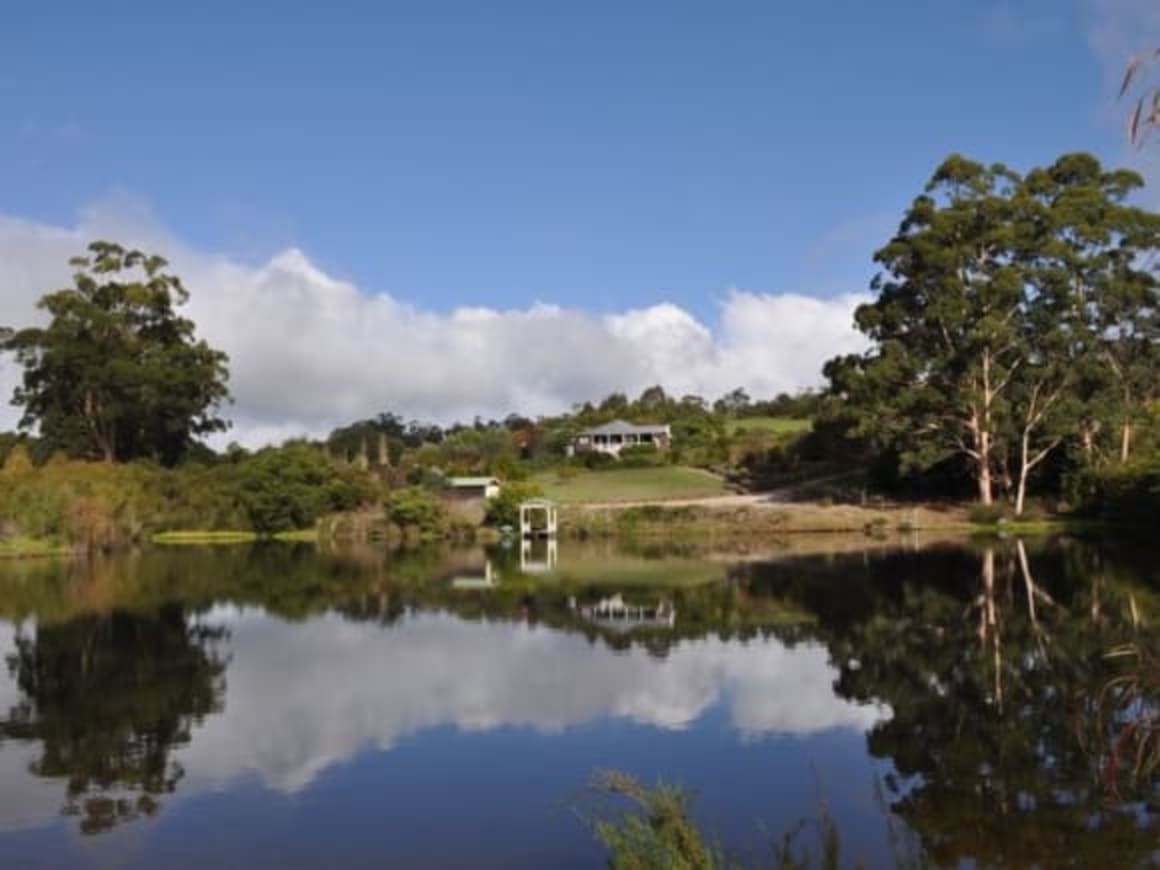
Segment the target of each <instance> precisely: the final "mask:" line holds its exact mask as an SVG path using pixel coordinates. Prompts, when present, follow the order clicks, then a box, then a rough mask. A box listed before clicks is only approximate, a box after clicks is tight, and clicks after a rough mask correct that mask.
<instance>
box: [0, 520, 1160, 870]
mask: <svg viewBox="0 0 1160 870" xmlns="http://www.w3.org/2000/svg"><path fill="white" fill-rule="evenodd" d="M480 558H482V556H481V555H480V554H478V553H477V554H450V555H449V554H446V553H443V554H441V553H437V552H427V553H419V554H415V555H413V556H411V557H407V558H394V557H387V556H385V555H384V554H383V553H382V552H381V551H376V550H368V551H364V552H358V553H348V554H340V555H322V556H320V555H318V554H317V553H315V552H314V551H313V550H309V549H306V550H296V549H294V548H286V547H281V548H254V549H237V550H227V551H200V550H199V551H190V552H181V553H178V554H176V555H175V554H155V555H152V556H142V557H138V558H136V559H133V560H129V561H120V562H115V563H108V564H106V565H102V564H100V563H98V564H94V565H93V566H90V567H88V568H86V569H84V570H83V571H82V570H81V569H79V568H77V567H75V566H74V567H72V568H62V569H58V571H57V573H55V574H51V573H50V574H46V575H45V576H44V577H42V578H40V579H39V580H38V581H37V582H36V583H31V582H28V580H27V578H21V579H20V581H19V582H14V583H11V584H8V585H5V583H4V581H3V580H0V616H6V617H7V618H9V619H13V620H21V619H27V618H29V617H32V616H35V617H36V619H37V626H38V627H36V628H30V627H27V626H26V627H25V628H24V629H23V630H22V631H21V632H20V633H19V634H18V635H17V638H16V641H15V649H14V650H12V651H11V653H10V654H9V656H8V667H9V669H10V671H11V673H12V675H13V677H14V678H15V680H16V682H17V684H18V686H19V690H20V692H21V693H22V696H23V697H22V700H21V701H20V703H18V704H17V705H16V706H15V707H14V708H13V709H11V710H8V711H4V710H0V717H3V718H2V720H0V741H3V740H6V739H8V740H22V741H34V742H35V743H36V744H37V745H38V746H39V747H40V749H39V754H38V757H37V760H36V762H35V765H34V772H35V773H36V774H37V775H39V776H42V777H46V778H51V779H59V780H62V781H63V782H64V783H65V790H66V797H65V800H64V810H65V812H67V813H70V814H75V815H78V816H80V819H81V827H82V829H83V830H85V831H89V832H93V831H100V830H104V829H107V828H108V827H110V826H112V825H114V824H117V823H118V822H122V821H126V820H129V819H133V818H136V817H139V816H141V815H147V814H151V813H153V812H155V811H156V810H157V807H158V805H159V802H160V800H161V799H162V798H163V797H164V795H165V794H167V793H169V792H172V791H173V790H174V789H176V788H177V787H178V786H179V783H180V780H181V776H182V770H181V768H180V766H179V765H178V764H177V763H176V761H175V760H174V751H175V750H176V749H178V748H179V747H181V746H182V745H184V744H186V743H187V742H189V741H190V740H191V739H193V740H196V739H197V738H196V733H195V731H196V728H197V726H198V723H199V722H201V721H202V720H203V719H204V718H205V717H207V716H210V715H212V714H213V713H214V712H215V711H217V710H219V709H220V708H221V705H222V703H223V697H224V681H225V676H226V669H227V660H226V658H225V655H224V648H225V643H224V640H225V639H224V638H223V635H222V632H221V631H220V630H218V629H214V628H213V627H211V626H208V625H207V624H206V621H205V620H206V618H205V616H204V614H205V613H206V612H207V611H208V610H209V608H210V607H211V605H213V604H214V603H220V602H231V603H234V604H238V605H248V606H258V607H261V608H263V609H264V610H266V611H267V612H268V613H271V614H274V615H276V616H278V617H280V618H283V619H286V620H304V619H308V618H311V617H312V616H315V615H317V614H321V613H324V612H332V613H340V614H342V615H343V616H344V618H346V619H350V620H357V621H364V622H374V623H379V624H383V625H390V624H391V623H393V622H395V621H397V620H399V619H401V618H404V617H405V615H406V614H407V613H408V612H411V611H413V610H428V611H430V610H439V611H444V612H449V613H453V614H455V615H457V616H458V617H460V618H463V619H469V620H471V619H488V620H492V621H496V620H510V621H520V622H531V623H538V624H542V625H546V626H550V627H553V628H557V629H559V630H563V631H568V632H575V633H581V634H583V635H585V636H586V637H587V638H588V639H589V640H590V642H591V643H594V644H604V645H607V646H610V647H613V648H617V649H622V648H626V647H633V646H636V647H642V648H644V649H647V650H648V651H649V652H650V653H651V654H653V655H656V656H660V657H663V656H665V655H666V654H667V653H668V651H669V650H670V649H671V648H672V647H673V645H675V644H678V643H680V642H682V640H684V639H688V638H700V637H705V636H717V637H720V638H722V639H736V640H746V639H750V638H755V637H762V636H776V637H777V638H778V639H780V640H781V641H782V642H785V643H788V644H794V643H799V642H804V641H812V642H820V643H822V644H824V645H825V647H826V648H827V650H828V652H829V656H830V659H831V662H832V664H833V665H834V667H835V669H836V671H837V678H836V680H835V684H834V690H835V692H836V693H837V694H838V695H840V696H842V697H844V698H847V699H851V700H857V701H865V702H870V701H874V702H880V703H883V704H886V705H889V707H890V709H891V710H892V711H893V716H892V717H891V718H890V719H888V720H886V721H883V722H881V723H879V724H878V725H877V726H875V727H874V728H873V729H872V730H871V732H870V733H869V734H868V735H867V741H868V748H869V750H870V752H871V753H872V754H873V755H874V756H876V757H878V758H881V759H884V760H888V761H889V762H891V767H892V773H891V775H890V776H889V777H888V778H887V780H886V782H885V783H884V794H885V798H886V800H887V802H888V804H889V807H890V809H891V810H893V811H894V812H895V813H897V814H898V816H900V817H901V818H902V819H903V820H905V822H906V824H907V825H908V826H909V828H910V829H911V830H912V831H914V832H915V833H916V834H917V835H918V836H919V837H920V839H921V842H922V844H923V847H924V850H925V851H926V852H927V854H928V855H929V856H930V857H931V859H932V860H934V861H935V862H936V863H938V864H955V863H958V862H961V861H969V862H973V863H976V864H979V865H1002V866H1023V865H1031V864H1034V863H1036V862H1039V863H1042V862H1044V861H1045V860H1047V859H1049V858H1055V859H1058V858H1060V856H1062V860H1063V862H1064V863H1067V862H1073V863H1076V864H1088V865H1091V866H1106V861H1104V860H1102V859H1104V858H1106V857H1107V856H1108V855H1115V856H1117V857H1116V861H1115V863H1117V864H1123V865H1134V864H1137V863H1146V862H1147V861H1148V860H1149V859H1150V856H1151V854H1152V850H1153V849H1154V848H1155V839H1156V827H1157V826H1156V814H1155V807H1156V802H1157V797H1158V791H1157V784H1156V782H1155V781H1154V779H1153V778H1151V777H1148V776H1143V777H1141V776H1136V777H1134V778H1133V777H1131V776H1127V775H1125V776H1123V777H1122V778H1121V779H1120V789H1119V792H1118V793H1117V795H1115V796H1112V795H1109V792H1108V790H1107V789H1106V788H1105V787H1104V783H1103V782H1102V780H1101V776H1100V771H1101V767H1102V766H1106V763H1107V753H1106V750H1107V748H1108V746H1109V745H1110V744H1111V742H1113V741H1115V740H1116V739H1117V731H1116V723H1115V722H1114V721H1113V722H1108V723H1107V727H1106V728H1105V729H1104V730H1103V731H1101V732H1099V733H1098V734H1096V735H1094V736H1093V735H1092V734H1091V732H1090V729H1089V730H1088V732H1086V740H1081V739H1080V736H1079V733H1080V731H1081V730H1082V728H1081V726H1082V725H1083V724H1084V723H1085V722H1087V721H1089V720H1091V718H1092V717H1091V714H1092V709H1093V704H1094V701H1095V699H1097V698H1098V697H1099V695H1100V692H1101V690H1102V689H1103V687H1104V686H1105V685H1106V684H1107V682H1108V680H1110V679H1111V678H1113V677H1114V676H1116V674H1117V668H1118V667H1120V663H1119V662H1117V661H1116V660H1114V659H1109V658H1108V657H1107V656H1106V655H1105V653H1106V652H1107V650H1108V649H1109V648H1111V647H1113V646H1115V645H1117V644H1122V643H1125V642H1128V641H1132V642H1134V643H1137V644H1140V645H1141V646H1142V647H1144V648H1151V649H1155V648H1156V647H1157V636H1156V630H1155V627H1154V623H1153V622H1152V621H1151V620H1152V619H1153V617H1154V614H1155V613H1156V609H1157V606H1158V605H1160V596H1158V594H1157V582H1156V575H1155V569H1154V568H1153V567H1152V566H1151V562H1150V560H1148V559H1146V558H1144V557H1142V556H1141V554H1138V553H1135V552H1133V551H1131V550H1119V551H1117V550H1115V549H1112V548H1110V547H1109V546H1107V545H1094V544H1087V543H1080V542H1077V541H1067V540H1061V541H1050V542H1040V543H1037V544H1036V545H1035V546H1031V545H1024V544H1022V543H1019V542H1016V541H1004V542H995V543H992V544H987V545H974V546H968V547H964V546H954V547H941V548H933V549H929V548H928V549H923V550H920V551H914V552H910V551H905V550H893V551H884V552H873V553H871V552H867V553H861V554H844V555H840V556H818V557H807V558H796V559H786V560H780V561H772V562H767V563H752V564H745V565H737V566H733V567H728V566H726V565H724V564H722V563H713V562H708V561H706V562H703V563H700V562H697V563H694V562H692V561H690V562H687V563H684V564H683V567H681V566H676V565H675V564H674V565H673V566H668V567H666V565H665V563H661V562H657V563H656V564H658V565H661V567H662V568H663V569H664V570H663V571H661V575H662V576H659V577H658V582H657V583H649V584H644V585H637V586H633V585H631V582H630V581H629V580H626V581H625V582H624V583H620V582H610V580H609V578H608V577H602V576H599V575H598V574H595V575H585V574H583V572H577V573H575V574H572V575H569V574H564V575H563V576H561V577H558V578H557V579H555V580H554V581H553V582H551V583H546V584H545V583H541V582H539V581H537V580H535V579H534V578H525V577H519V576H514V575H512V574H510V573H508V574H505V576H504V580H503V582H502V583H499V584H498V585H497V586H496V587H495V588H488V589H480V590H475V589H473V590H464V589H456V588H454V587H453V584H452V583H451V582H450V579H449V578H451V577H453V576H456V575H462V574H463V572H464V571H468V570H473V568H472V565H474V562H473V561H472V560H478V559H480ZM493 558H497V559H498V562H499V563H500V568H501V569H503V568H504V566H503V564H502V559H503V557H502V554H500V555H499V556H498V557H493ZM566 558H567V556H566V554H565V556H564V558H563V559H562V561H561V567H562V568H565V567H566ZM594 564H596V565H599V564H600V562H599V560H596V561H595V563H594ZM609 564H612V563H609ZM629 568H631V569H632V571H634V572H635V571H638V570H639V569H640V565H639V564H637V563H635V562H634V563H632V564H631V565H628V566H627V567H626V566H625V565H623V564H621V565H620V566H619V568H618V569H617V570H624V571H628V570H629ZM694 569H695V570H694ZM610 570H611V569H610ZM676 570H680V571H683V572H685V573H684V574H682V576H681V582H680V583H669V584H667V585H666V584H665V582H664V581H665V576H666V575H665V571H669V572H671V571H676ZM697 572H700V574H698V573H697ZM627 576H629V575H628V574H626V577H627ZM632 576H637V575H635V574H633V575H632ZM669 579H670V580H671V579H672V578H671V576H669ZM610 590H615V591H616V592H619V593H621V594H623V595H624V596H625V597H626V599H629V600H639V601H644V602H649V601H655V600H656V599H657V598H658V596H663V597H664V599H665V600H666V601H667V602H669V603H670V604H671V605H672V606H673V608H674V609H675V611H676V621H675V624H674V625H673V627H672V628H671V629H663V628H661V629H658V628H656V627H652V628H645V629H642V630H641V631H638V632H610V631H606V630H604V629H602V628H601V627H599V626H595V625H593V624H591V623H588V622H585V621H584V620H583V619H581V618H580V617H579V616H578V615H577V608H576V607H575V606H574V605H575V602H577V601H580V602H591V601H596V600H599V599H600V598H601V597H603V596H606V595H608V594H609V592H610ZM1146 703H1151V704H1152V705H1153V709H1154V708H1155V705H1156V703H1157V701H1156V698H1155V696H1154V695H1153V696H1152V698H1151V701H1147V700H1146ZM0 749H2V746H0ZM1124 773H1125V774H1127V773H1128V771H1124ZM868 787H869V784H868ZM1149 807H1151V809H1149Z"/></svg>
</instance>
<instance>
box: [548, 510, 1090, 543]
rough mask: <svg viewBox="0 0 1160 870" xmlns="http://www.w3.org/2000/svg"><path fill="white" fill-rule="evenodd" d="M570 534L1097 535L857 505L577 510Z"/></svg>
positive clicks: (1052, 522)
mask: <svg viewBox="0 0 1160 870" xmlns="http://www.w3.org/2000/svg"><path fill="white" fill-rule="evenodd" d="M560 525H561V529H562V530H563V532H564V533H565V534H569V535H573V536H576V537H582V538H583V537H628V538H639V539H666V540H696V541H700V542H705V541H722V542H733V541H738V540H747V539H749V540H753V539H763V538H778V537H782V536H786V535H810V534H859V535H866V536H869V537H885V536H890V535H895V534H898V533H910V532H947V533H957V534H1046V533H1054V532H1062V531H1081V530H1091V529H1092V528H1093V525H1092V524H1091V523H1090V522H1082V521H1073V520H1069V519H1067V518H1058V519H1038V520H1034V521H1026V522H1007V523H995V524H990V525H978V524H975V523H972V522H971V521H970V519H969V517H968V513H967V510H966V509H965V508H963V507H961V506H958V505H916V506H901V507H882V508H867V507H860V506H857V505H822V504H796V503H795V504H786V505H759V506H745V507H736V508H733V507H720V508H718V507H704V506H679V507H666V506H664V505H650V506H646V507H617V506H615V505H602V506H580V505H576V506H571V507H565V508H564V509H563V511H562V513H561V517H560Z"/></svg>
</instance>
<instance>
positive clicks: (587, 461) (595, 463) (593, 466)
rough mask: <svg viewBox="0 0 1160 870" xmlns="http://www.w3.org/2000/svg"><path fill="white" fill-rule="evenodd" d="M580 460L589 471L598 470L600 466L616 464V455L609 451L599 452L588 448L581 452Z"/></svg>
mask: <svg viewBox="0 0 1160 870" xmlns="http://www.w3.org/2000/svg"><path fill="white" fill-rule="evenodd" d="M581 461H582V462H583V463H584V467H585V468H587V469H589V470H590V471H599V470H600V469H602V468H609V467H611V466H613V465H615V464H616V457H615V456H613V455H612V454H610V453H601V452H600V451H599V450H589V451H588V452H586V453H582V454H581Z"/></svg>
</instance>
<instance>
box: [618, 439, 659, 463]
mask: <svg viewBox="0 0 1160 870" xmlns="http://www.w3.org/2000/svg"><path fill="white" fill-rule="evenodd" d="M667 461H668V456H667V454H665V453H662V452H661V451H659V450H657V448H656V445H655V444H636V445H633V446H632V447H625V448H624V449H623V450H621V451H620V467H621V468H657V467H658V466H661V465H665V464H666V463H667Z"/></svg>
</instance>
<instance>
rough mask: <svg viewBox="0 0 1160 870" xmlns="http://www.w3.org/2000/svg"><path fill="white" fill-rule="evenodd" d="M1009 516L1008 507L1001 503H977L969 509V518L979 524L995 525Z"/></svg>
mask: <svg viewBox="0 0 1160 870" xmlns="http://www.w3.org/2000/svg"><path fill="white" fill-rule="evenodd" d="M1006 518H1007V508H1006V507H1004V506H1003V505H1000V504H977V505H974V506H973V507H972V508H971V509H970V510H969V511H967V519H969V520H970V521H971V522H972V523H974V524H975V525H979V526H993V525H995V524H996V523H999V522H1001V521H1003V520H1005V519H1006Z"/></svg>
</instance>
